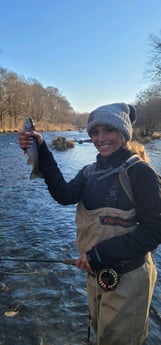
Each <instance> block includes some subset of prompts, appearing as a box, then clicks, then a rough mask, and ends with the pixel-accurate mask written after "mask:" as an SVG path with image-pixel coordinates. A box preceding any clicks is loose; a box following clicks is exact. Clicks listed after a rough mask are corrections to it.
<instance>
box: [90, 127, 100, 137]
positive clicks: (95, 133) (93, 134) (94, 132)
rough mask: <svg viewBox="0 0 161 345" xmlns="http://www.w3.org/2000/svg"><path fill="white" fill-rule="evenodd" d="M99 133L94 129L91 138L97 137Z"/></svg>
mask: <svg viewBox="0 0 161 345" xmlns="http://www.w3.org/2000/svg"><path fill="white" fill-rule="evenodd" d="M98 133H99V131H98V130H97V129H94V130H92V131H91V133H90V136H91V137H95V136H97V135H98Z"/></svg>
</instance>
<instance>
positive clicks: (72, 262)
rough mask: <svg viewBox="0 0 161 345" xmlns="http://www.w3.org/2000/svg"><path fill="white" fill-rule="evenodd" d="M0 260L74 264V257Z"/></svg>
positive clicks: (2, 259)
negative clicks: (63, 258) (64, 258)
mask: <svg viewBox="0 0 161 345" xmlns="http://www.w3.org/2000/svg"><path fill="white" fill-rule="evenodd" d="M0 261H13V262H41V263H53V264H65V265H75V262H76V259H66V260H52V259H50V260H39V259H18V258H0Z"/></svg>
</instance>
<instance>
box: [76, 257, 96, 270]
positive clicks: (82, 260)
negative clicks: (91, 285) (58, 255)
mask: <svg viewBox="0 0 161 345" xmlns="http://www.w3.org/2000/svg"><path fill="white" fill-rule="evenodd" d="M75 265H76V266H77V267H78V268H79V269H80V270H87V271H91V270H92V269H91V266H90V264H89V262H88V260H87V255H86V253H84V254H82V255H81V256H80V257H79V258H78V259H77V260H76V262H75Z"/></svg>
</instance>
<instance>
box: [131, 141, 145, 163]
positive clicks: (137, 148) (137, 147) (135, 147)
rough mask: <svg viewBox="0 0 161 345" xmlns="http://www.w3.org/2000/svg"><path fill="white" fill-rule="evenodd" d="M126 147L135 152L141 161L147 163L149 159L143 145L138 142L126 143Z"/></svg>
mask: <svg viewBox="0 0 161 345" xmlns="http://www.w3.org/2000/svg"><path fill="white" fill-rule="evenodd" d="M126 147H127V148H128V149H129V150H131V151H133V152H135V153H136V154H137V155H138V156H139V157H140V158H141V159H142V160H143V161H145V162H149V158H148V155H147V153H146V150H145V147H144V145H143V144H141V143H139V142H138V141H128V142H127V143H126Z"/></svg>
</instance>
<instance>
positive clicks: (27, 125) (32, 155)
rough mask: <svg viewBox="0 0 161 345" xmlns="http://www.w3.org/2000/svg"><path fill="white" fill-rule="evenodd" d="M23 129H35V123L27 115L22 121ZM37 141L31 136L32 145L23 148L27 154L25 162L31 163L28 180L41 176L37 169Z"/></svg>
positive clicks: (26, 130) (27, 130) (29, 130)
mask: <svg viewBox="0 0 161 345" xmlns="http://www.w3.org/2000/svg"><path fill="white" fill-rule="evenodd" d="M23 129H24V131H25V132H32V131H34V130H35V125H34V121H33V119H32V117H28V118H26V119H25V121H24V125H23ZM38 146H39V145H38V141H37V139H36V138H35V137H33V143H32V145H31V146H30V147H29V148H27V149H25V153H26V154H27V156H28V160H27V164H28V165H30V164H31V165H32V171H31V174H30V180H33V179H35V178H43V174H42V173H41V171H40V170H39V159H38Z"/></svg>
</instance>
